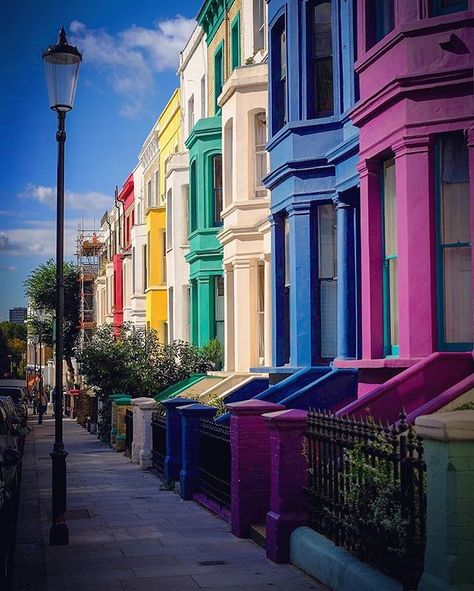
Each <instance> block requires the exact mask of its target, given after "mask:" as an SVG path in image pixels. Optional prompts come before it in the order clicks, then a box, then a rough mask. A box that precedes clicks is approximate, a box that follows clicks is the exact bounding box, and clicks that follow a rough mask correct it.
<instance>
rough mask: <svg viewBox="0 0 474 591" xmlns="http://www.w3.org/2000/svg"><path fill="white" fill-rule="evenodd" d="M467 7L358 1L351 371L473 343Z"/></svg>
mask: <svg viewBox="0 0 474 591" xmlns="http://www.w3.org/2000/svg"><path fill="white" fill-rule="evenodd" d="M473 9H474V5H473V3H472V2H467V1H466V2H462V1H460V2H438V1H437V0H432V1H427V2H422V3H414V2H410V1H409V0H397V1H395V2H393V3H388V2H380V5H379V3H377V4H376V5H375V4H373V3H371V2H369V1H368V0H364V1H359V2H358V26H357V29H358V59H357V62H356V64H355V67H356V72H357V74H358V78H359V84H360V101H359V103H358V105H357V106H356V107H355V108H354V109H353V110H352V112H351V115H350V116H351V119H352V121H353V123H354V125H356V126H357V127H358V128H359V131H360V155H359V164H358V170H359V173H360V179H361V194H360V202H361V211H360V218H361V222H360V223H361V236H362V239H361V315H362V354H361V357H362V361H361V363H360V365H372V366H373V365H379V366H387V365H390V364H394V363H396V364H398V365H399V366H402V367H407V366H409V365H411V364H413V363H414V362H416V361H417V360H419V359H420V358H424V357H426V356H427V355H429V354H431V353H433V352H435V351H451V352H456V351H470V350H472V342H473V316H472V281H473V280H472V277H473V273H472V265H473V261H472V233H473V220H474V217H473V214H474V203H473V199H474V194H473V191H472V181H473V178H474V102H473V100H472V93H473V72H472V53H473V51H474V34H473V26H474V22H473V20H472V15H473V12H472V10H473Z"/></svg>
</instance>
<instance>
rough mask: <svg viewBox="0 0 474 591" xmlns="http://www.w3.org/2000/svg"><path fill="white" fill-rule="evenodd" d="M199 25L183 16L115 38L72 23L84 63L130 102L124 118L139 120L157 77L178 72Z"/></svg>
mask: <svg viewBox="0 0 474 591" xmlns="http://www.w3.org/2000/svg"><path fill="white" fill-rule="evenodd" d="M195 26H196V22H195V21H194V20H193V19H187V18H185V17H183V16H179V15H178V16H176V17H175V18H173V19H168V20H163V21H156V22H155V23H154V28H153V29H146V28H143V27H137V26H135V25H133V26H132V27H130V28H129V29H126V30H125V31H121V32H119V33H118V34H116V35H111V34H110V33H108V32H107V31H106V30H105V29H89V28H88V27H87V25H86V24H84V23H81V22H79V21H72V23H71V24H70V26H69V30H70V31H71V33H72V37H71V41H72V43H73V44H74V45H77V46H78V47H79V49H80V50H81V51H83V54H84V60H86V61H87V62H88V63H91V64H93V65H94V66H95V67H96V68H97V70H98V71H99V72H101V73H103V74H104V75H105V78H106V80H107V81H108V82H109V84H110V85H111V86H112V88H113V90H114V91H115V92H116V93H117V94H118V95H120V96H124V97H125V99H126V102H125V103H124V104H123V106H122V109H121V115H123V116H125V117H135V116H136V115H137V114H139V113H140V112H141V111H142V110H143V109H144V105H145V101H146V98H147V97H148V95H149V94H150V93H151V92H152V91H153V88H154V84H155V76H156V74H158V73H160V72H163V71H165V70H176V69H177V66H178V62H179V53H180V51H181V50H182V49H183V47H184V46H185V44H186V42H187V40H188V38H189V36H190V35H191V33H192V31H193V29H194V27H195Z"/></svg>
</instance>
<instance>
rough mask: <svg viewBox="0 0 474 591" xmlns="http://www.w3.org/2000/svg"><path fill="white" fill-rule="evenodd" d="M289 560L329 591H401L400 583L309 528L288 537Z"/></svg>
mask: <svg viewBox="0 0 474 591" xmlns="http://www.w3.org/2000/svg"><path fill="white" fill-rule="evenodd" d="M290 561H291V562H292V563H293V564H294V565H296V566H297V567H298V568H300V569H301V570H303V571H305V572H306V573H308V574H309V575H310V576H312V577H314V578H315V579H317V580H318V581H320V582H321V583H323V584H325V585H327V586H328V587H330V588H331V589H332V590H333V591H355V590H357V591H382V590H383V591H402V585H401V584H400V583H398V582H397V581H395V580H394V579H391V578H390V577H387V576H386V575H384V574H383V573H381V572H380V571H378V570H376V569H375V568H372V567H371V566H369V565H368V564H365V563H363V562H361V561H360V560H358V559H357V558H355V557H354V556H352V555H351V554H349V552H346V550H343V549H342V548H339V547H338V546H336V545H335V544H334V543H333V542H331V541H330V540H328V539H327V538H325V537H324V536H322V535H321V534H318V533H317V532H316V531H314V530H312V529H311V528H309V527H299V528H298V529H296V530H295V531H294V532H293V533H292V534H291V537H290Z"/></svg>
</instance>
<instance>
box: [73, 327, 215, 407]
mask: <svg viewBox="0 0 474 591" xmlns="http://www.w3.org/2000/svg"><path fill="white" fill-rule="evenodd" d="M77 357H78V361H79V363H80V368H81V373H82V375H83V376H84V378H85V380H86V382H87V383H88V384H89V386H91V387H92V388H94V390H96V392H97V393H98V394H99V396H107V395H109V394H113V393H121V392H125V393H128V394H129V395H130V396H132V397H133V398H137V397H139V396H152V395H154V394H157V393H158V392H161V391H162V390H164V389H165V388H167V387H168V386H171V385H172V384H174V383H176V382H178V381H180V380H182V379H185V378H187V377H189V376H190V375H192V374H193V373H202V372H206V371H207V370H209V369H210V368H211V363H210V361H209V360H208V359H207V358H206V357H205V356H204V355H203V354H202V353H201V352H200V351H199V349H198V348H197V347H195V346H194V345H190V344H189V343H185V342H183V341H174V342H173V343H170V344H168V345H164V344H162V343H160V341H159V340H158V334H157V333H156V331H154V330H145V329H133V327H131V326H130V325H129V324H125V325H124V326H123V327H122V328H121V330H120V334H119V335H114V327H113V326H111V325H109V324H106V325H103V326H100V327H99V328H98V329H97V330H96V332H95V334H94V336H93V337H92V341H91V343H89V344H88V345H86V346H85V347H84V349H83V351H82V353H78V355H77Z"/></svg>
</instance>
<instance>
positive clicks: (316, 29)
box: [308, 0, 334, 117]
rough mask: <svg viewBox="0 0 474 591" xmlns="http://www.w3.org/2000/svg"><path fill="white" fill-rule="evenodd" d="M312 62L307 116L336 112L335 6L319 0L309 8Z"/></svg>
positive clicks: (309, 74)
mask: <svg viewBox="0 0 474 591" xmlns="http://www.w3.org/2000/svg"><path fill="white" fill-rule="evenodd" d="M308 10H309V14H308V21H309V29H310V30H309V35H308V39H309V43H310V44H311V47H310V63H309V72H308V116H309V117H321V116H324V115H332V114H333V112H334V91H333V57H332V3H331V1H330V0H329V1H328V0H316V1H313V2H311V3H310V4H309V5H308Z"/></svg>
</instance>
